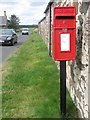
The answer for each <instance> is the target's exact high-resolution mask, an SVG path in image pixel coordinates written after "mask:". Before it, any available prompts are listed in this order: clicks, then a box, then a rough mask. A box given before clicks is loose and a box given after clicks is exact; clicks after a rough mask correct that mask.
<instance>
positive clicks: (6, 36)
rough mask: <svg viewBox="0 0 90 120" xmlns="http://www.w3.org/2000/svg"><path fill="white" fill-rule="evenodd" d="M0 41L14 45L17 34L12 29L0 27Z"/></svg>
mask: <svg viewBox="0 0 90 120" xmlns="http://www.w3.org/2000/svg"><path fill="white" fill-rule="evenodd" d="M0 43H1V44H2V45H4V44H10V45H14V44H15V43H17V34H16V32H15V30H14V29H0Z"/></svg>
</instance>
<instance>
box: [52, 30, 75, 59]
mask: <svg viewBox="0 0 90 120" xmlns="http://www.w3.org/2000/svg"><path fill="white" fill-rule="evenodd" d="M75 34H76V30H75V29H72V30H71V29H68V30H67V32H62V29H60V30H55V31H54V39H53V44H54V45H53V51H54V53H53V54H54V55H53V56H54V59H55V60H65V59H66V60H73V59H75V54H76V37H75Z"/></svg>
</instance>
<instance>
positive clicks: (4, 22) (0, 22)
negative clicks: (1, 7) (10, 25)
mask: <svg viewBox="0 0 90 120" xmlns="http://www.w3.org/2000/svg"><path fill="white" fill-rule="evenodd" d="M3 25H7V17H6V16H0V26H3Z"/></svg>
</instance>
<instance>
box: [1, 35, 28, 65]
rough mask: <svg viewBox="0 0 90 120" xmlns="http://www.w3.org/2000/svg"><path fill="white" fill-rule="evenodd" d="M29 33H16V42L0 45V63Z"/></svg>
mask: <svg viewBox="0 0 90 120" xmlns="http://www.w3.org/2000/svg"><path fill="white" fill-rule="evenodd" d="M28 37H29V35H21V33H20V34H18V42H17V43H16V44H14V46H9V45H5V46H0V64H3V63H4V62H5V61H6V60H7V59H8V58H9V57H10V56H11V55H12V54H13V53H14V52H15V51H16V50H17V48H19V47H20V46H21V45H22V44H23V43H24V42H25V41H26V40H27V39H28Z"/></svg>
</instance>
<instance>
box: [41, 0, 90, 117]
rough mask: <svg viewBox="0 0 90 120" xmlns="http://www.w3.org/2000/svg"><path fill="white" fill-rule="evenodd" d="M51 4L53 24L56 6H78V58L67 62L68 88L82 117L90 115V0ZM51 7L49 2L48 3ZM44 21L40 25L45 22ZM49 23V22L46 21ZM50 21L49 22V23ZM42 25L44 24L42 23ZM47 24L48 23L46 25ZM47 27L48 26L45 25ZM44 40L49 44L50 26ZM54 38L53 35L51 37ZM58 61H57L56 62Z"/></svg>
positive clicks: (68, 0) (61, 1)
mask: <svg viewBox="0 0 90 120" xmlns="http://www.w3.org/2000/svg"><path fill="white" fill-rule="evenodd" d="M50 5H51V11H52V12H51V20H52V21H51V24H53V19H52V18H53V7H54V6H56V5H57V6H72V5H74V6H76V8H77V20H76V25H77V35H76V36H77V42H76V44H77V54H76V60H74V61H68V62H67V88H68V90H69V92H70V94H71V97H72V99H73V101H74V103H75V105H76V106H77V108H78V110H79V114H80V117H82V118H88V117H89V116H90V111H89V110H90V96H89V93H90V80H89V79H90V0H86V2H85V1H84V2H83V0H56V1H53V3H52V4H50ZM48 8H49V4H48ZM47 15H48V16H49V9H47V12H46V18H45V20H46V21H47V19H48V21H49V17H47ZM43 22H44V21H42V22H41V23H40V25H41V24H42V23H43ZM46 24H47V23H46ZM49 24H50V23H48V25H49ZM41 26H42V25H41ZM45 26H47V25H45ZM45 28H46V27H45ZM45 31H47V33H46V36H47V37H46V38H47V39H48V40H47V39H46V38H44V37H45V36H44V37H43V38H44V41H45V43H46V45H47V46H48V44H49V43H48V42H49V26H47V28H46V29H44V31H43V32H45ZM51 38H52V37H51ZM56 63H57V62H56Z"/></svg>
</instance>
